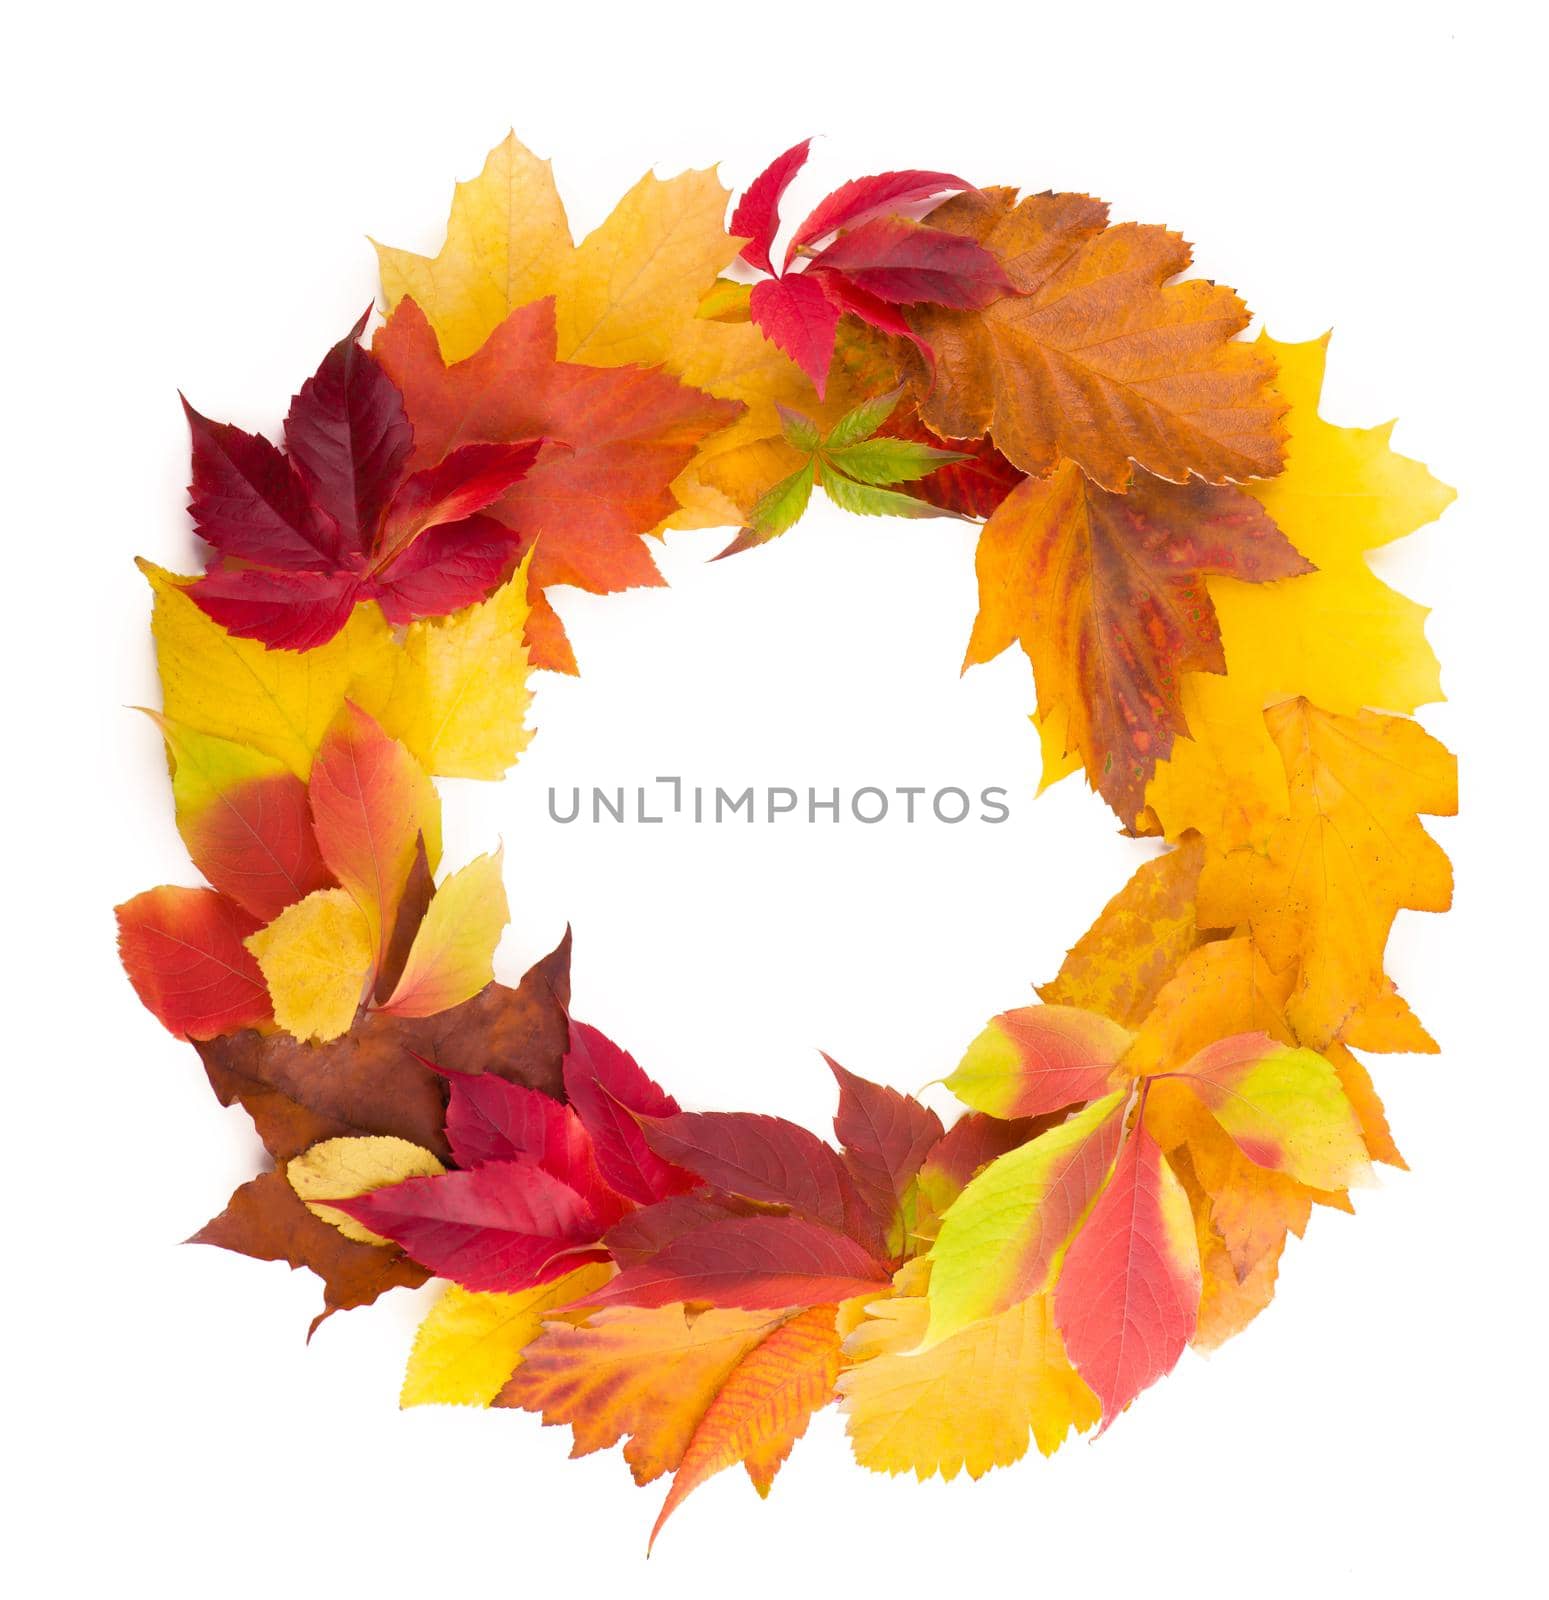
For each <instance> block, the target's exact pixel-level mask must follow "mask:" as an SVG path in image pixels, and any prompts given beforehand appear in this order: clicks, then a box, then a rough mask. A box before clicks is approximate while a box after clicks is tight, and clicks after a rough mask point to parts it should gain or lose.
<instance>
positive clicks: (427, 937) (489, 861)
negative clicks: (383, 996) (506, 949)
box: [380, 850, 511, 1017]
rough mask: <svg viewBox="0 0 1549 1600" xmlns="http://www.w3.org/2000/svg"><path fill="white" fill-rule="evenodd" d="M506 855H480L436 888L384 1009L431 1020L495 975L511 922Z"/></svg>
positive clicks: (400, 1015)
mask: <svg viewBox="0 0 1549 1600" xmlns="http://www.w3.org/2000/svg"><path fill="white" fill-rule="evenodd" d="M504 856H505V852H504V851H503V850H497V851H496V852H495V853H494V854H493V855H485V856H476V857H475V858H474V859H473V860H472V861H470V862H469V863H468V865H467V866H466V867H462V868H460V869H459V870H458V871H456V872H454V873H453V874H452V876H451V877H450V878H448V879H447V880H446V882H445V883H443V884H442V885H441V887H440V888H439V889H437V890H436V893H435V897H434V898H433V899H432V900H431V902H430V909H429V910H428V911H427V912H426V913H425V920H424V921H423V922H422V923H420V925H419V931H418V932H417V933H416V934H415V935H414V943H413V945H412V946H411V947H410V950H409V959H408V961H407V962H406V963H405V964H404V969H403V975H402V976H401V977H400V978H399V980H398V984H397V987H396V988H395V989H394V990H393V992H392V995H391V996H390V997H389V999H388V1001H387V1003H386V1004H385V1005H383V1006H382V1007H380V1009H381V1010H383V1011H386V1012H389V1013H391V1014H392V1015H393V1016H398V1017H431V1016H434V1015H435V1014H436V1013H437V1012H438V1011H450V1010H451V1008H452V1007H453V1006H455V1005H460V1004H461V1003H462V1002H463V1001H464V1000H471V999H472V998H473V997H474V995H476V994H477V993H478V992H479V990H481V989H482V988H484V986H485V985H486V984H488V983H489V982H490V981H491V979H493V977H494V976H495V971H494V960H495V946H496V945H497V944H499V943H500V935H501V933H502V932H503V931H504V930H505V925H506V923H507V921H508V920H509V918H510V915H511V912H510V908H509V906H508V905H507V903H506V891H505V885H504V883H503V882H502V881H501V868H502V864H503V861H504Z"/></svg>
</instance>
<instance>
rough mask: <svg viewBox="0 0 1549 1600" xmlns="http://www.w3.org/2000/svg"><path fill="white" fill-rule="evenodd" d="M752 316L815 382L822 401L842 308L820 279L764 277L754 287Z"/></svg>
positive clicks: (750, 306) (750, 302) (794, 275)
mask: <svg viewBox="0 0 1549 1600" xmlns="http://www.w3.org/2000/svg"><path fill="white" fill-rule="evenodd" d="M748 314H749V315H750V316H751V317H752V318H753V320H754V322H756V323H757V324H758V326H759V327H760V328H761V329H762V330H763V334H764V337H765V338H766V339H768V340H769V341H770V342H771V343H772V344H774V345H776V346H778V348H779V349H781V350H783V351H784V352H785V353H786V355H788V356H789V357H790V358H791V360H792V361H794V362H795V363H796V365H797V366H798V367H800V368H801V370H802V371H803V372H805V373H806V374H807V376H808V377H809V378H811V379H812V383H813V387H814V388H815V389H816V390H817V392H818V398H819V399H821V398H822V397H823V392H824V390H825V389H826V388H827V386H828V364H829V362H830V361H831V360H832V359H833V355H834V334H835V331H836V330H837V329H838V327H839V308H838V307H837V306H836V305H835V304H834V303H833V301H832V300H830V299H829V298H828V296H827V295H826V294H824V293H823V290H822V287H821V285H820V284H819V283H818V282H817V280H816V279H815V278H809V277H807V276H806V274H805V273H799V272H795V273H791V274H790V275H789V276H788V277H784V278H764V279H762V280H761V281H760V282H758V283H755V284H754V285H753V292H752V294H751V295H750V296H749V297H748Z"/></svg>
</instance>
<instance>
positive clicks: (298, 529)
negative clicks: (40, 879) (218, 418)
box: [183, 400, 346, 572]
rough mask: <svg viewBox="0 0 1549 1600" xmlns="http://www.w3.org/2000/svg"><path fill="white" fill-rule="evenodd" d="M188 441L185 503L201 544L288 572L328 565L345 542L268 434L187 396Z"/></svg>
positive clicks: (339, 558) (324, 568) (324, 569)
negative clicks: (213, 414)
mask: <svg viewBox="0 0 1549 1600" xmlns="http://www.w3.org/2000/svg"><path fill="white" fill-rule="evenodd" d="M183 410H184V412H185V413H186V415H187V417H188V431H189V434H190V436H191V438H192V442H193V468H194V470H193V482H192V483H190V484H189V486H188V494H189V501H188V509H189V512H190V513H191V514H192V516H193V519H194V527H195V529H196V530H197V531H198V534H199V537H200V538H201V539H203V540H204V541H205V543H206V544H210V545H213V546H214V547H215V548H216V549H217V550H219V551H220V552H221V554H222V555H225V556H230V557H231V558H233V559H234V560H238V561H259V562H263V563H264V564H266V565H270V566H280V567H285V568H287V569H289V570H290V571H293V572H331V571H332V570H333V569H334V568H336V567H337V566H338V565H339V563H340V562H341V561H342V560H343V559H344V554H345V549H346V546H345V544H344V541H343V538H342V536H341V534H340V531H339V528H338V526H337V525H336V524H335V523H334V521H333V519H332V518H331V517H329V516H328V515H327V513H326V512H324V511H322V510H321V509H319V507H318V506H316V505H315V504H314V503H313V502H312V500H311V498H310V496H309V495H308V494H307V489H306V485H305V483H304V482H303V481H302V479H301V476H300V474H299V473H298V472H297V471H296V469H295V468H294V467H293V466H292V465H291V463H290V462H289V461H287V460H286V458H285V457H284V456H283V455H281V454H280V452H279V451H278V450H277V449H276V448H275V447H274V446H273V445H272V444H270V443H269V441H268V440H267V439H264V438H260V437H259V436H258V435H257V434H253V433H245V432H243V430H242V429H241V428H233V427H232V426H231V425H230V424H229V423H224V422H211V421H210V419H209V418H208V417H203V416H201V415H200V414H199V413H198V412H197V411H195V410H194V408H193V407H192V406H191V405H189V403H188V402H187V401H186V400H185V401H184V402H183Z"/></svg>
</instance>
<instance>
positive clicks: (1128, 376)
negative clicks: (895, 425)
mask: <svg viewBox="0 0 1549 1600" xmlns="http://www.w3.org/2000/svg"><path fill="white" fill-rule="evenodd" d="M929 223H930V226H931V227H933V228H941V229H944V230H946V231H947V232H951V233H960V234H962V235H964V236H965V237H967V238H970V239H974V240H976V241H977V242H978V243H980V244H981V245H983V246H984V247H985V248H986V249H988V250H989V251H990V253H991V254H993V255H995V256H997V257H998V258H999V259H1000V260H1001V261H1002V263H1003V264H1004V265H1005V268H1006V272H1007V275H1008V276H1009V278H1010V279H1011V281H1012V283H1013V284H1014V285H1015V287H1016V291H1017V292H1016V293H1014V294H1010V295H1006V296H1003V297H1001V298H999V299H997V300H995V301H994V302H993V303H992V304H990V305H988V306H987V307H985V308H984V309H983V310H978V311H970V310H956V309H953V308H951V307H947V306H940V305H931V304H921V305H919V306H916V307H914V308H913V309H912V310H911V311H910V313H909V321H910V323H911V324H912V326H913V328H914V330H915V332H916V334H917V335H918V336H919V337H920V338H921V339H923V340H924V341H925V342H926V343H927V344H928V345H929V346H930V348H931V350H932V351H933V353H934V362H933V364H932V365H931V366H930V367H929V369H928V370H927V371H925V372H924V373H923V374H922V376H921V380H920V386H921V392H922V398H921V405H920V414H921V416H922V417H923V418H924V420H925V421H926V422H927V423H928V424H929V425H930V426H931V427H932V428H933V429H935V430H936V432H937V433H939V434H941V435H943V436H944V437H947V438H957V439H968V438H978V437H979V436H980V435H982V434H985V433H988V434H990V435H991V437H992V438H993V439H994V441H995V443H996V445H997V446H998V447H999V448H1000V449H1001V450H1002V451H1003V452H1004V453H1005V455H1006V456H1007V457H1009V458H1010V460H1011V461H1012V462H1014V463H1015V464H1016V466H1018V467H1019V468H1021V470H1022V471H1024V472H1027V473H1031V474H1034V475H1035V476H1042V475H1044V474H1046V473H1048V472H1050V471H1052V470H1053V469H1054V468H1055V467H1056V466H1057V465H1058V464H1059V462H1060V460H1061V458H1067V459H1069V460H1071V461H1074V462H1076V463H1077V464H1078V465H1079V466H1080V467H1081V469H1082V471H1083V472H1085V473H1086V474H1087V476H1088V477H1090V478H1091V479H1092V480H1093V481H1094V482H1095V483H1097V484H1098V485H1099V486H1100V487H1102V488H1105V489H1108V490H1114V491H1121V490H1123V488H1124V487H1125V486H1126V485H1127V484H1128V483H1129V481H1130V479H1131V477H1132V476H1133V474H1134V471H1135V468H1136V467H1137V466H1138V467H1140V468H1142V469H1143V470H1145V471H1147V472H1151V473H1154V474H1156V475H1157V476H1158V477H1162V478H1166V479H1168V480H1170V481H1172V482H1174V483H1181V482H1183V481H1184V480H1185V479H1187V478H1189V477H1190V476H1196V477H1199V478H1203V479H1204V480H1205V481H1206V482H1209V483H1226V482H1241V481H1243V480H1245V479H1248V478H1255V477H1273V476H1274V474H1276V473H1277V472H1279V471H1280V468H1281V464H1282V456H1283V451H1284V444H1285V429H1284V427H1283V426H1282V424H1281V421H1280V418H1281V416H1282V414H1283V413H1284V411H1285V409H1286V407H1285V403H1284V401H1282V400H1280V399H1279V398H1278V397H1277V396H1276V394H1275V393H1274V391H1273V388H1272V383H1273V379H1274V373H1275V366H1274V362H1273V360H1272V359H1271V358H1270V356H1269V355H1268V353H1267V352H1265V351H1264V350H1262V349H1260V348H1258V347H1256V346H1254V345H1250V344H1243V343H1241V342H1239V341H1237V339H1236V338H1235V336H1236V334H1238V333H1239V332H1240V331H1241V330H1242V329H1243V328H1244V327H1246V326H1247V323H1248V311H1247V308H1246V307H1245V306H1244V305H1243V303H1242V301H1241V300H1239V299H1238V298H1237V296H1236V295H1235V294H1234V293H1233V292H1232V291H1231V290H1230V289H1228V288H1226V287H1224V286H1222V285H1217V284H1214V283H1210V282H1207V281H1205V280H1203V279H1193V280H1190V281H1187V282H1183V283H1175V282H1172V281H1171V280H1172V279H1174V278H1175V277H1176V276H1177V275H1178V274H1179V273H1180V272H1182V271H1183V269H1184V268H1185V267H1187V266H1188V264H1189V260H1190V250H1189V247H1188V245H1186V244H1185V243H1184V242H1183V240H1182V239H1180V238H1179V237H1178V235H1177V234H1174V233H1169V232H1168V231H1167V230H1166V229H1165V228H1159V227H1150V226H1145V227H1142V226H1137V225H1135V224H1132V223H1127V224H1123V225H1120V226H1116V227H1109V226H1108V208H1107V207H1106V206H1105V205H1104V204H1103V203H1102V202H1101V201H1099V200H1093V199H1091V198H1090V197H1089V196H1087V195H1076V194H1047V193H1046V194H1035V195H1029V196H1027V197H1026V198H1025V199H1024V200H1022V201H1021V203H1020V204H1018V203H1017V198H1016V192H1015V191H1014V190H1011V189H990V190H982V191H975V192H973V193H970V194H962V195H958V196H957V197H956V198H954V199H951V200H948V201H947V202H946V203H945V204H944V205H941V206H938V207H937V208H936V209H935V210H933V211H932V212H931V213H930V217H929Z"/></svg>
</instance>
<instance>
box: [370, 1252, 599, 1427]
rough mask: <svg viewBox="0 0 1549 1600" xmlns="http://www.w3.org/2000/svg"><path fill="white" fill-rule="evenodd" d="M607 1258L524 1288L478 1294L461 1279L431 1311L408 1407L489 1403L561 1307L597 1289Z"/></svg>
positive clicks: (412, 1357)
mask: <svg viewBox="0 0 1549 1600" xmlns="http://www.w3.org/2000/svg"><path fill="white" fill-rule="evenodd" d="M612 1274H613V1268H612V1266H611V1265H609V1264H608V1263H606V1262H594V1263H592V1264H590V1265H588V1266H584V1267H580V1268H578V1269H577V1270H576V1271H575V1272H571V1273H568V1274H566V1276H564V1277H563V1278H555V1279H554V1280H553V1281H552V1282H551V1283H542V1284H539V1285H538V1286H537V1287H536V1288H534V1289H523V1290H522V1291H521V1293H519V1294H473V1293H471V1292H470V1291H469V1290H467V1289H463V1288H459V1287H458V1285H457V1284H455V1283H452V1284H448V1285H447V1288H446V1292H445V1293H444V1294H443V1295H442V1296H441V1298H440V1299H439V1300H438V1301H437V1302H436V1303H435V1304H434V1305H433V1306H432V1307H431V1308H430V1310H429V1311H428V1312H427V1313H426V1314H425V1320H424V1321H423V1322H422V1323H421V1324H420V1326H419V1332H418V1333H416V1334H415V1336H414V1349H413V1350H412V1351H411V1352H410V1354H409V1367H408V1370H407V1371H406V1372H405V1373H404V1375H403V1390H402V1392H401V1393H400V1394H399V1396H398V1403H399V1405H402V1406H487V1405H488V1404H489V1403H490V1402H491V1401H492V1400H493V1399H494V1398H495V1396H496V1395H497V1394H499V1393H500V1391H501V1389H502V1388H503V1387H504V1386H505V1383H506V1381H507V1379H509V1378H510V1376H511V1374H512V1373H513V1372H514V1371H515V1370H516V1368H517V1366H518V1364H519V1363H520V1361H521V1359H522V1352H523V1351H524V1350H525V1349H526V1348H527V1346H528V1345H529V1344H531V1343H532V1341H533V1340H534V1339H536V1338H537V1337H538V1334H539V1333H540V1332H541V1331H542V1328H543V1319H544V1317H545V1316H546V1315H547V1314H548V1313H549V1312H550V1311H551V1310H553V1308H554V1307H555V1306H562V1305H564V1304H566V1302H568V1301H571V1300H576V1299H579V1298H580V1297H581V1296H582V1295H587V1294H590V1293H591V1292H592V1290H594V1289H599V1288H601V1287H602V1285H603V1284H604V1283H605V1282H607V1280H608V1279H609V1278H610V1277H611V1276H612Z"/></svg>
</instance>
